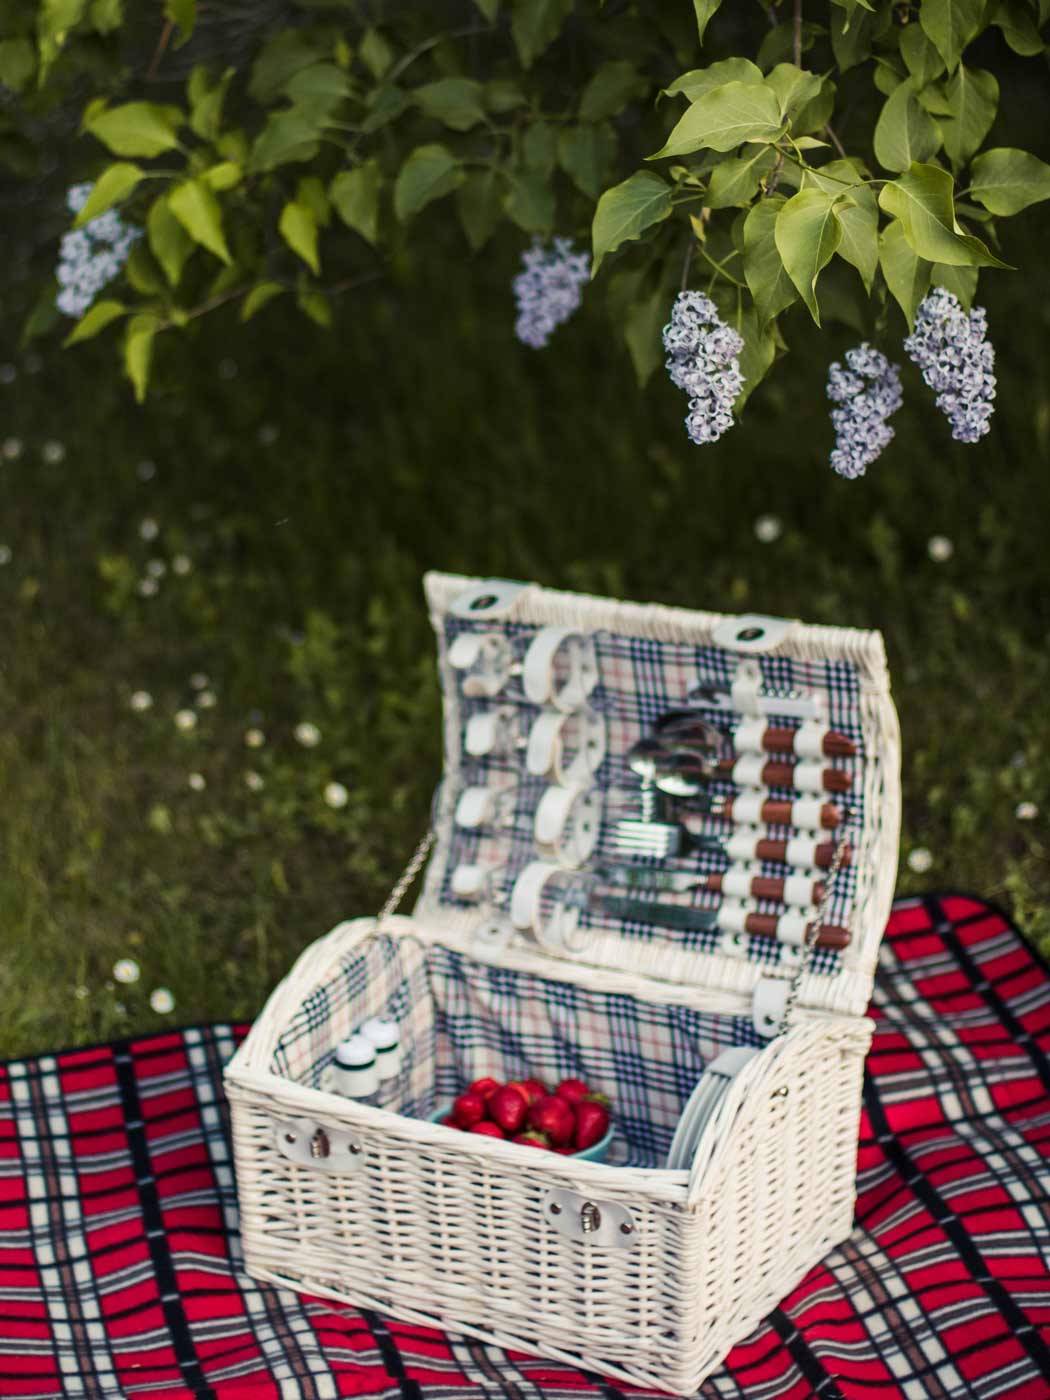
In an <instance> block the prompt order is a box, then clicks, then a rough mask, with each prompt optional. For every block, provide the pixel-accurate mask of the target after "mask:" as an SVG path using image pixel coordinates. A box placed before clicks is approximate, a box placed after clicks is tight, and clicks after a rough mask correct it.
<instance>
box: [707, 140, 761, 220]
mask: <svg viewBox="0 0 1050 1400" xmlns="http://www.w3.org/2000/svg"><path fill="white" fill-rule="evenodd" d="M775 163H776V156H775V154H774V153H773V150H772V148H771V147H769V146H759V148H758V150H756V151H754V152H752V154H751V155H743V156H731V157H730V158H729V160H724V161H722V163H721V164H720V165H716V166H715V168H714V170H712V171H711V180H710V183H709V185H708V187H707V198H706V199H705V201H704V203H705V204H707V205H708V206H709V207H710V208H711V209H728V208H731V207H732V206H733V205H734V204H735V205H741V206H742V205H745V204H750V203H751V201H752V199H753V198H754V197H755V193H756V191H757V190H758V187H759V185H760V184H761V182H762V179H763V177H764V176H765V175H768V174H769V172H770V170H772V168H773V166H774V164H775Z"/></svg>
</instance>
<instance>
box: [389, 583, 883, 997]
mask: <svg viewBox="0 0 1050 1400" xmlns="http://www.w3.org/2000/svg"><path fill="white" fill-rule="evenodd" d="M425 588H426V598H427V603H428V606H429V610H430V614H431V619H432V622H433V625H434V629H435V632H436V634H437V648H438V666H439V672H440V679H441V686H442V693H443V701H444V771H443V776H442V781H441V784H440V786H439V789H438V792H437V794H436V797H435V804H434V836H435V840H434V846H433V850H432V853H431V856H430V860H429V862H428V865H427V869H426V874H425V877H424V881H423V888H422V892H421V894H420V897H419V900H418V903H417V905H416V909H415V917H416V919H417V921H418V922H420V923H425V925H426V926H427V927H428V929H430V930H431V931H432V932H435V933H436V934H437V935H438V936H439V937H440V938H441V939H442V941H447V942H449V943H450V944H452V945H454V946H458V947H461V948H463V949H465V950H467V951H469V952H471V953H472V954H473V955H474V956H477V957H479V959H481V960H484V961H491V962H496V963H500V962H507V963H511V964H513V963H515V961H516V962H517V965H521V958H522V957H525V958H526V959H531V960H532V962H535V961H536V958H539V959H540V961H541V962H543V963H545V964H549V968H548V975H552V976H557V975H558V974H557V967H558V965H559V964H561V965H564V963H565V962H566V961H569V962H576V963H583V964H585V965H586V966H587V967H589V968H592V969H599V970H602V971H604V972H606V973H607V974H608V975H609V979H610V985H620V984H621V982H622V976H621V975H622V974H635V975H642V976H645V977H647V978H655V979H659V980H661V981H666V982H669V983H673V984H677V985H679V986H681V987H686V988H688V987H703V988H704V989H705V990H706V991H708V992H725V993H733V994H738V995H739V994H743V995H744V996H750V995H752V994H753V993H754V990H755V987H756V985H757V984H758V983H759V982H760V981H763V982H767V981H768V979H774V980H779V981H781V982H783V983H790V982H791V980H792V979H793V978H794V977H795V976H796V973H797V970H798V963H799V959H800V957H802V956H803V952H802V949H801V948H800V947H798V946H797V944H795V945H792V944H790V943H782V942H780V941H779V940H778V939H776V938H770V937H762V936H758V935H748V934H744V933H739V932H737V933H732V932H727V931H726V930H725V929H724V928H723V929H719V928H712V929H710V930H706V931H702V932H695V931H690V932H687V933H682V932H680V931H677V930H676V929H673V928H668V927H662V926H661V925H660V924H659V923H649V922H648V921H646V922H645V923H642V922H639V921H638V920H626V921H625V920H622V919H617V918H614V917H611V916H610V915H608V914H605V913H602V914H601V915H599V916H594V917H592V916H591V915H590V914H589V913H587V912H584V913H583V914H582V916H581V928H580V930H579V932H578V934H577V936H576V937H575V938H574V940H573V944H572V946H571V947H565V948H557V949H554V950H552V948H551V947H550V945H549V944H547V943H543V944H542V946H538V945H537V940H536V938H535V935H534V933H530V932H527V931H522V930H521V929H520V928H519V929H514V921H513V919H512V918H511V897H512V893H513V889H514V886H515V883H516V881H517V880H518V877H519V876H520V875H521V872H522V871H523V870H524V869H525V867H526V866H528V865H529V864H530V863H533V862H536V861H537V860H538V859H540V858H541V851H540V850H538V849H537V844H536V820H537V810H538V808H539V805H540V803H541V801H542V800H543V797H544V793H545V792H546V791H547V789H548V788H549V787H552V786H566V785H567V786H573V785H574V784H573V781H572V780H573V778H574V776H575V774H574V772H570V773H569V775H568V781H567V782H563V783H561V784H557V783H555V782H554V781H553V780H552V778H551V777H550V776H549V775H548V776H547V777H537V776H534V775H532V774H530V773H529V772H528V771H527V764H528V761H529V753H528V736H529V734H530V733H531V730H532V726H533V725H534V724H535V723H536V721H537V719H538V718H539V716H540V714H541V713H543V712H545V711H546V712H548V713H551V714H552V719H551V720H550V721H548V723H549V724H554V725H555V726H557V724H558V720H557V718H556V717H554V716H555V715H556V714H557V711H556V710H555V707H554V706H552V705H550V704H546V705H544V704H542V703H537V702H536V697H538V696H539V695H541V693H542V686H541V687H540V688H539V689H537V687H536V684H535V682H536V676H535V675H534V674H526V672H525V671H523V670H522V658H523V657H524V656H525V655H526V653H528V652H529V648H530V644H531V643H533V641H534V640H535V639H536V638H537V636H539V635H540V634H541V633H543V635H544V638H546V639H548V641H547V642H538V643H536V646H535V647H534V648H533V650H532V652H531V653H529V654H530V656H531V657H532V658H533V659H535V656H536V654H537V653H540V652H543V653H544V655H546V654H547V653H550V652H551V649H552V648H555V649H556V648H557V647H558V645H559V643H558V635H559V634H557V633H555V631H554V629H561V633H560V635H561V636H562V637H564V638H566V639H567V640H565V641H564V642H563V643H561V644H560V645H564V646H566V647H570V648H571V647H573V646H577V647H579V646H580V645H582V644H581V642H580V639H581V638H582V639H587V640H586V644H585V647H584V654H585V655H589V656H590V657H591V659H592V661H593V662H594V663H596V672H597V674H596V676H592V677H591V678H590V688H589V689H588V687H584V688H583V689H584V690H586V692H587V693H586V698H585V699H583V700H581V702H580V703H581V705H583V706H585V707H586V709H587V710H588V712H589V714H590V715H592V716H593V715H598V716H601V721H600V725H601V729H602V743H603V750H604V756H603V757H602V760H601V763H600V766H599V767H598V768H597V771H596V772H595V773H594V774H593V777H588V778H587V780H586V786H587V787H588V790H590V791H591V792H592V797H593V801H594V802H595V803H596V804H597V807H596V808H595V809H594V810H596V811H597V813H598V820H599V832H598V836H597V840H596V843H595V845H594V850H593V854H592V855H591V856H590V857H589V858H588V859H587V861H586V862H585V863H584V864H585V866H593V865H595V864H601V865H609V864H623V862H624V857H623V855H621V854H618V853H617V849H616V846H615V843H614V840H613V827H614V824H615V819H614V817H613V816H612V815H610V814H611V813H612V812H613V810H614V809H615V810H617V811H618V810H622V809H623V808H624V807H625V806H626V807H628V808H629V807H630V805H631V803H632V802H633V801H635V800H636V799H637V791H638V780H637V778H636V777H635V776H634V775H633V774H631V772H630V771H629V769H627V768H626V766H625V764H624V756H625V754H626V752H627V750H628V749H629V748H630V746H631V745H632V744H633V743H634V742H635V741H636V740H637V739H639V738H641V737H643V736H644V735H645V734H646V733H647V732H649V731H650V729H651V727H652V725H653V723H654V722H655V721H656V720H657V719H658V717H659V716H660V715H662V714H664V713H666V712H669V711H673V710H678V709H681V708H682V707H684V706H687V705H688V703H689V700H688V697H689V693H690V691H691V690H692V691H693V692H694V699H695V697H696V691H695V688H696V687H697V686H700V687H705V688H708V689H707V690H706V694H707V696H708V697H709V698H712V700H713V702H714V703H716V704H717V706H718V707H719V708H718V709H717V710H713V709H704V708H701V709H700V710H699V711H698V713H699V714H700V715H701V717H702V718H705V719H707V720H709V721H713V722H716V723H719V724H723V725H724V724H729V723H733V722H735V721H737V720H739V716H738V715H736V714H735V713H734V712H733V711H732V709H731V708H729V707H731V706H732V705H734V704H738V705H744V706H750V707H754V706H755V705H756V703H757V705H758V706H759V707H760V708H761V709H762V713H763V715H764V716H765V718H763V719H762V720H761V722H760V723H759V729H760V730H761V728H762V726H763V725H765V724H768V725H770V726H775V727H778V728H781V729H783V728H794V729H798V728H799V727H800V726H801V725H802V724H803V723H804V722H805V721H804V719H803V718H802V717H801V715H802V712H803V711H804V710H805V707H806V705H807V704H808V705H811V706H813V707H815V709H816V712H817V714H818V716H819V717H820V718H819V719H818V720H817V721H813V720H811V721H810V724H809V728H810V730H811V731H812V730H813V729H814V728H815V727H818V728H819V725H821V724H823V725H824V726H825V727H827V728H830V729H832V730H834V731H836V732H838V733H841V734H844V735H845V736H847V737H848V738H849V739H850V740H851V741H852V744H853V745H854V746H855V749H856V754H855V757H852V758H842V759H839V758H836V759H831V760H824V761H826V762H827V763H828V764H829V766H830V765H831V764H834V765H836V766H839V767H843V768H846V769H848V770H849V772H850V773H851V775H852V787H851V789H850V792H849V794H848V796H847V797H846V798H845V799H843V805H846V804H848V808H849V812H848V816H847V820H846V825H845V827H843V828H841V829H840V830H841V831H842V832H843V833H844V834H845V837H846V839H847V840H848V843H849V846H850V848H851V859H850V862H849V863H848V865H846V866H844V867H843V868H842V869H841V870H840V871H839V873H838V875H837V876H836V878H835V880H834V884H833V889H832V894H831V898H830V905H829V908H828V911H827V915H826V923H828V924H832V925H836V926H840V927H845V928H846V929H848V930H849V942H848V945H847V946H846V947H845V948H843V949H841V950H830V949H826V948H824V947H819V948H817V949H816V950H815V951H814V952H813V954H812V956H811V958H810V959H809V960H808V961H807V964H806V970H805V972H804V974H803V976H802V978H801V982H800V984H799V989H798V1005H799V1006H804V1007H806V1008H810V1009H813V1010H819V1011H825V1012H833V1013H837V1014H848V1015H859V1014H862V1013H863V1012H864V1010H865V1009H866V1007H867V1005H868V1002H869V1000H870V998H871V989H872V981H873V977H874V971H875V963H876V960H877V957H878V947H879V942H880V940H881V937H882V933H883V930H884V928H885V925H886V920H887V918H888V915H889V909H890V903H891V900H892V897H893V889H894V883H895V879H896V869H897V848H898V841H899V833H900V777H899V771H900V737H899V727H898V723H897V715H896V711H895V709H894V706H893V702H892V700H891V698H890V691H889V673H888V669H887V665H886V655H885V648H884V645H883V640H882V636H881V634H880V633H879V632H877V631H862V630H857V629H854V628H846V627H828V626H812V625H807V624H803V623H801V622H797V621H794V620H791V619H773V618H762V617H753V616H750V615H748V616H745V617H730V616H726V615H723V614H717V613H710V612H699V611H693V610H689V609H685V608H676V607H665V606H662V605H656V604H638V603H629V602H620V601H616V600H611V599H605V598H598V597H591V596H587V595H583V594H575V593H566V592H559V591H556V590H553V589H548V588H544V587H541V586H539V585H537V584H531V583H529V584H519V583H515V582H512V581H508V580H502V579H481V578H469V577H462V576H458V575H453V574H444V573H430V574H428V575H427V576H426V580H425ZM471 656H474V657H475V658H480V661H478V660H477V659H476V661H475V667H477V665H479V664H480V666H481V668H482V673H481V674H480V678H479V677H478V675H475V678H474V681H473V683H472V684H468V685H465V680H466V678H467V676H468V675H471V674H472V672H471V667H470V665H469V664H466V663H467V662H469V659H470V657H471ZM493 656H495V657H496V664H495V665H492V664H490V665H489V673H488V675H487V677H486V676H485V674H484V668H485V665H486V657H487V658H488V662H489V663H491V662H492V659H493ZM500 665H502V666H503V668H504V670H505V671H506V672H507V674H506V675H504V676H502V677H501V675H500V672H499V666H500ZM508 665H509V669H508ZM530 681H531V682H532V684H531V687H530V685H529V682H530ZM497 683H498V685H497ZM734 686H735V687H736V689H735V690H734ZM493 687H497V688H495V689H493ZM465 691H466V692H468V693H465ZM529 691H531V695H532V697H533V698H532V699H530V698H529V693H527V692H529ZM490 692H491V693H490ZM581 693H582V692H581ZM727 694H728V696H729V698H728V699H727V698H726V697H727ZM756 696H757V697H760V698H759V699H758V700H757V701H756ZM785 696H787V697H788V698H784V697H785ZM799 697H801V700H800V699H799ZM573 698H574V697H573V696H572V695H570V694H569V690H568V688H567V689H565V690H564V691H563V692H562V694H561V696H560V697H559V701H560V703H561V706H562V710H561V713H565V712H566V710H567V709H568V708H569V707H571V706H572V704H573ZM776 706H781V707H782V710H777V709H776V708H774V707H776ZM800 707H801V708H800ZM495 710H500V711H501V714H502V717H503V720H504V721H505V724H506V731H505V732H506V733H509V734H510V735H512V736H514V737H516V738H517V739H518V743H517V745H515V744H514V743H513V742H511V744H509V745H508V746H506V747H505V749H504V751H503V752H497V753H491V752H490V753H482V754H478V753H476V752H474V753H472V752H470V751H468V747H467V745H466V743H465V735H466V733H467V726H468V724H469V723H470V721H471V719H472V718H473V717H475V716H478V715H484V714H490V715H491V714H492V712H493V711H495ZM756 722H758V721H753V723H756ZM477 723H483V722H482V721H477V722H476V724H477ZM471 732H472V733H473V732H475V731H471ZM473 747H474V748H475V749H476V748H477V745H476V744H475V745H473ZM564 776H565V775H563V777H564ZM467 788H471V789H475V790H476V789H488V790H490V791H491V790H498V791H499V792H500V799H499V803H498V808H497V811H498V815H496V816H494V817H492V818H491V819H489V818H485V819H483V820H481V821H480V822H476V823H474V824H473V825H466V826H464V825H462V824H461V822H460V820H459V818H460V817H462V816H463V809H462V808H461V807H460V804H461V802H463V801H464V799H463V794H464V790H465V789H467ZM712 790H713V791H714V792H716V793H718V792H724V793H727V794H729V793H733V792H734V791H737V789H734V787H732V786H731V785H729V784H728V783H725V784H721V783H715V784H714V785H713V788H712ZM799 795H800V794H797V793H795V794H792V793H790V792H784V791H781V790H779V789H777V790H774V791H773V796H775V797H792V796H794V797H798V796H799ZM470 800H471V799H467V805H468V806H469V802H470ZM485 800H486V801H487V800H488V799H485ZM825 800H827V799H826V795H825ZM836 800H839V799H836ZM555 801H556V802H557V801H561V799H560V798H556V799H555ZM588 810H591V809H588ZM474 815H477V813H476V812H475V813H474ZM690 825H691V826H693V828H694V829H696V830H697V831H698V832H699V833H700V834H705V833H706V834H713V833H716V832H718V833H725V834H727V835H728V834H729V833H730V832H732V831H733V830H734V828H733V827H732V826H731V825H730V824H729V823H728V822H726V821H725V820H724V819H719V818H715V817H700V818H699V819H696V820H694V819H690ZM762 834H765V835H768V836H770V837H773V838H789V837H791V836H792V835H793V834H797V833H793V832H792V831H791V830H790V829H789V828H786V827H785V828H777V827H768V828H763V831H762ZM833 834H834V835H836V836H837V835H838V834H839V833H838V832H836V833H833ZM543 852H544V853H545V855H546V856H547V857H550V856H551V852H550V850H549V848H547V847H544V848H543ZM559 860H560V858H559V857H558V856H557V855H555V856H554V857H553V863H556V864H557V863H559ZM643 863H644V864H645V865H647V866H650V867H653V866H657V863H656V862H655V861H653V860H651V859H646V860H645V861H644V862H643ZM672 865H673V868H674V869H675V870H693V871H696V872H697V873H699V874H707V873H718V872H719V871H722V870H724V869H725V865H726V856H725V855H724V854H723V853H722V852H721V851H693V852H691V853H689V854H686V855H683V856H682V857H680V858H678V859H676V860H674V861H673V862H672ZM464 867H466V868H467V869H469V870H473V871H475V872H481V874H483V875H484V877H485V879H486V880H487V885H486V894H485V897H484V899H483V900H482V901H481V902H480V903H479V902H478V899H477V896H476V893H470V894H467V895H464V893H463V880H462V874H463V868H464ZM657 868H668V864H667V862H660V863H659V865H658V866H657ZM753 869H754V871H755V872H756V873H761V874H766V875H770V874H773V875H776V874H780V875H784V874H785V873H791V872H790V871H789V870H785V867H784V866H783V865H781V866H779V867H778V866H777V865H775V864H758V865H755V866H754V867H753ZM798 873H801V872H798ZM493 898H494V899H495V903H492V899H493ZM658 898H659V899H660V900H663V899H665V898H666V897H665V896H662V895H661V896H659V897H658ZM672 899H673V901H674V902H678V903H685V904H687V905H691V906H693V907H696V908H712V907H714V906H715V905H716V904H717V902H718V901H717V899H715V898H713V897H712V896H710V895H707V896H704V895H698V894H697V893H696V892H693V893H691V894H686V895H683V896H680V895H674V896H672ZM747 907H748V908H749V909H753V910H754V911H755V912H767V913H768V912H775V911H777V910H778V909H781V906H778V905H775V904H766V903H763V902H761V901H759V902H757V903H754V902H750V901H749V902H748V904H747ZM781 912H783V910H782V909H781ZM511 930H514V931H513V932H512V931H511Z"/></svg>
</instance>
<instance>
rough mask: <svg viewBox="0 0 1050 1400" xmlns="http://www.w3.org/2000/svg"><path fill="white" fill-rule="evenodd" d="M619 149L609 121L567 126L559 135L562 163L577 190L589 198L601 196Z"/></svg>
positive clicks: (559, 150) (559, 158) (559, 151)
mask: <svg viewBox="0 0 1050 1400" xmlns="http://www.w3.org/2000/svg"><path fill="white" fill-rule="evenodd" d="M616 149H617V147H616V137H615V135H614V134H613V130H612V128H611V127H610V126H608V125H607V124H606V123H605V122H602V123H601V124H600V125H593V124H587V125H584V126H564V127H562V129H561V134H560V135H559V137H558V162H559V164H560V165H561V168H562V169H563V170H564V171H565V173H566V175H568V177H569V178H570V180H572V182H573V184H574V185H575V186H576V187H577V189H579V190H581V191H582V192H583V193H584V194H585V195H587V196H588V198H589V199H597V198H598V196H599V195H600V194H601V192H602V190H603V189H604V188H605V183H606V180H607V178H608V172H609V169H610V167H611V166H612V163H613V159H614V157H615V155H616Z"/></svg>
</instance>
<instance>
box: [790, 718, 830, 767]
mask: <svg viewBox="0 0 1050 1400" xmlns="http://www.w3.org/2000/svg"><path fill="white" fill-rule="evenodd" d="M827 732H828V726H827V725H826V724H821V723H820V722H819V721H818V720H815V719H808V720H806V722H805V724H802V725H800V726H799V727H798V729H796V730H795V740H794V750H795V753H796V754H797V755H798V757H799V758H823V756H824V738H825V736H826V734H827Z"/></svg>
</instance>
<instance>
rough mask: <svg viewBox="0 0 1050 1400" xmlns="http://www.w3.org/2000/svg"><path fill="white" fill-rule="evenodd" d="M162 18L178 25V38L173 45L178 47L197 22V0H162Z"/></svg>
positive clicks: (188, 35)
mask: <svg viewBox="0 0 1050 1400" xmlns="http://www.w3.org/2000/svg"><path fill="white" fill-rule="evenodd" d="M164 18H165V19H166V20H170V21H171V23H172V24H174V25H176V26H177V27H178V31H179V38H178V42H177V43H176V45H175V47H176V48H177V49H180V48H181V47H182V46H183V44H184V43H185V42H186V40H187V39H188V38H189V37H190V35H191V34H192V33H193V30H194V26H195V25H196V23H197V0H164Z"/></svg>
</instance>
